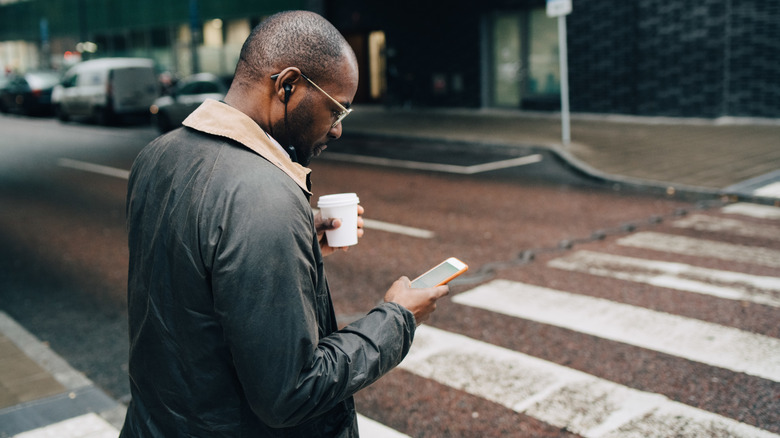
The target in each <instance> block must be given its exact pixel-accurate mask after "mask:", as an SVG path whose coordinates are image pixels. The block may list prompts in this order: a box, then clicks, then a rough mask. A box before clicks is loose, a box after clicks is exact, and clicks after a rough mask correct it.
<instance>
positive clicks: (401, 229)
mask: <svg viewBox="0 0 780 438" xmlns="http://www.w3.org/2000/svg"><path fill="white" fill-rule="evenodd" d="M363 226H364V227H366V228H370V229H373V230H380V231H387V232H388V233H396V234H405V235H407V236H412V237H419V238H420V239H432V238H433V237H434V236H436V233H434V232H433V231H428V230H423V229H420V228H414V227H407V226H406V225H398V224H391V223H389V222H382V221H378V220H376V219H363Z"/></svg>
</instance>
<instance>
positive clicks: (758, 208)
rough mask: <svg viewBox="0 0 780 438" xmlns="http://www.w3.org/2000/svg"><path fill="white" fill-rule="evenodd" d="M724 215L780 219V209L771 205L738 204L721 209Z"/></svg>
mask: <svg viewBox="0 0 780 438" xmlns="http://www.w3.org/2000/svg"><path fill="white" fill-rule="evenodd" d="M721 211H723V212H724V213H729V214H740V215H742V216H749V217H756V218H759V219H780V207H772V206H769V205H760V204H750V203H747V202H737V203H736V204H730V205H727V206H725V207H723V208H722V209H721Z"/></svg>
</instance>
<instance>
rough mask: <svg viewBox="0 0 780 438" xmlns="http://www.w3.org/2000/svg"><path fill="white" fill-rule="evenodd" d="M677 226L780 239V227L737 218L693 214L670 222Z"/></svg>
mask: <svg viewBox="0 0 780 438" xmlns="http://www.w3.org/2000/svg"><path fill="white" fill-rule="evenodd" d="M672 225H674V226H675V227H678V228H692V229H694V230H698V231H710V232H713V233H729V234H733V235H737V236H745V237H761V238H764V239H771V240H780V227H774V226H771V225H760V224H749V223H747V222H743V221H740V220H737V219H727V218H722V217H714V216H706V215H703V214H694V215H691V216H688V217H686V218H683V219H680V220H676V221H674V223H672Z"/></svg>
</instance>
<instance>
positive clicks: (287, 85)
mask: <svg viewBox="0 0 780 438" xmlns="http://www.w3.org/2000/svg"><path fill="white" fill-rule="evenodd" d="M271 79H272V80H274V81H275V82H274V93H275V94H276V96H277V97H278V98H279V100H280V101H281V102H282V103H288V102H289V101H290V97H291V96H292V95H293V93H295V90H296V89H297V87H298V85H297V84H298V81H299V80H301V70H299V69H298V67H287V68H286V69H284V70H282V71H281V72H279V73H277V74H275V75H273V76H271Z"/></svg>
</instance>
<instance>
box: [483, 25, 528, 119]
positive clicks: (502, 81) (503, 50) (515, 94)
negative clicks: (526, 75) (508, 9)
mask: <svg viewBox="0 0 780 438" xmlns="http://www.w3.org/2000/svg"><path fill="white" fill-rule="evenodd" d="M520 19H521V16H520V14H519V13H509V14H500V15H495V16H494V17H493V23H492V26H491V27H492V35H491V37H492V38H491V39H492V41H491V42H492V44H491V46H492V60H493V62H492V72H493V75H492V76H493V77H492V82H493V87H492V89H493V93H492V96H491V100H492V103H493V105H494V106H500V107H513V108H517V107H519V106H520V102H521V99H522V93H521V87H520V84H521V82H522V74H521V72H522V69H523V64H522V53H521V52H522V46H521V43H522V39H521V38H522V32H521V29H520Z"/></svg>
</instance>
